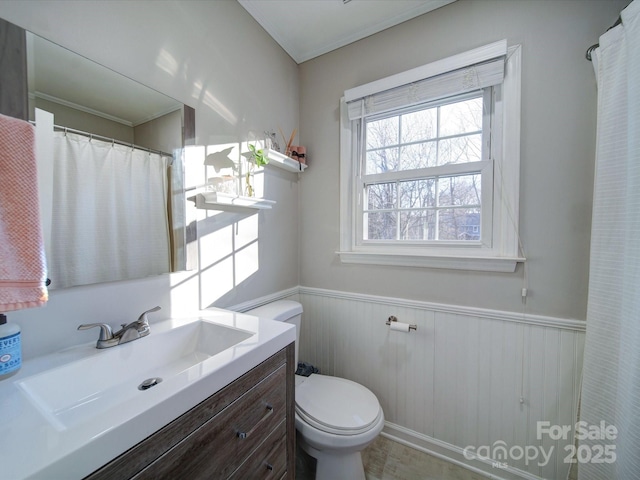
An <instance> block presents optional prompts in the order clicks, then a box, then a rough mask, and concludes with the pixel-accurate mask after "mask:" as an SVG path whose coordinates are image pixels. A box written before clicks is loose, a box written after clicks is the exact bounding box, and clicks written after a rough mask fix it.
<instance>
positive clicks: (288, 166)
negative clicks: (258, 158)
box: [264, 148, 307, 173]
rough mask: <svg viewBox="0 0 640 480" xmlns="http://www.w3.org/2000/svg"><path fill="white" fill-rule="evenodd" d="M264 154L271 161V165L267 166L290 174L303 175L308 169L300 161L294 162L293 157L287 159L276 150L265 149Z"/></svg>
mask: <svg viewBox="0 0 640 480" xmlns="http://www.w3.org/2000/svg"><path fill="white" fill-rule="evenodd" d="M264 154H265V155H266V156H267V158H268V159H269V163H268V164H267V165H271V166H273V167H278V168H282V169H283V170H287V171H288V172H295V173H302V172H304V171H305V169H306V168H307V165H306V164H304V163H300V162H299V161H298V160H294V159H293V158H291V157H287V156H286V155H284V154H283V153H280V152H278V151H276V150H271V149H268V148H267V149H265V151H264Z"/></svg>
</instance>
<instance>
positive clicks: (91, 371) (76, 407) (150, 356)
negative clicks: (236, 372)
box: [16, 320, 254, 430]
mask: <svg viewBox="0 0 640 480" xmlns="http://www.w3.org/2000/svg"><path fill="white" fill-rule="evenodd" d="M252 335H254V334H253V333H252V332H248V331H244V330H240V329H237V328H233V327H229V326H225V325H220V324H216V323H211V322H207V321H205V320H199V321H195V322H193V323H189V324H187V325H183V326H181V327H177V328H173V329H170V330H166V331H164V332H160V333H155V334H154V332H153V329H152V333H151V334H150V335H148V336H147V337H144V338H141V339H138V340H135V341H133V342H130V343H126V344H123V345H118V346H115V347H111V348H108V349H104V350H100V351H96V353H95V354H94V355H92V356H91V357H89V358H84V359H82V360H78V361H75V362H71V363H69V364H66V365H63V366H61V367H57V368H53V369H51V370H48V371H45V372H43V373H40V374H37V375H32V376H30V377H27V378H25V379H24V380H21V381H18V382H16V383H17V385H18V387H19V388H21V389H22V390H23V392H25V393H26V394H27V397H28V398H29V400H31V401H32V402H33V404H34V405H35V406H36V407H37V409H38V410H39V411H40V412H41V413H42V414H43V415H44V416H45V418H46V419H47V420H48V421H49V422H51V424H52V425H53V426H54V427H55V428H56V429H58V430H64V429H67V428H71V427H73V426H75V425H78V424H79V423H81V422H85V421H90V420H91V419H93V418H95V416H96V415H99V414H102V413H104V412H105V411H108V410H115V411H118V410H122V408H123V406H124V405H126V403H127V402H145V401H146V400H148V399H149V396H151V395H153V394H154V392H152V390H163V389H167V388H171V385H172V383H173V382H172V380H173V379H174V378H175V377H176V376H180V375H183V376H187V377H188V376H189V373H190V369H194V368H195V369H198V367H199V366H200V365H201V364H202V363H203V362H204V361H205V360H206V359H208V358H210V357H212V356H214V355H217V354H220V353H221V352H225V351H227V350H228V349H230V348H231V347H234V346H235V345H237V344H239V343H241V342H242V341H244V340H246V339H248V338H249V337H251V336H252ZM151 378H155V379H158V380H156V381H158V382H159V383H157V384H155V385H154V386H152V387H151V388H148V389H145V390H140V389H139V388H138V387H139V386H140V385H141V384H142V382H144V381H145V380H148V379H151Z"/></svg>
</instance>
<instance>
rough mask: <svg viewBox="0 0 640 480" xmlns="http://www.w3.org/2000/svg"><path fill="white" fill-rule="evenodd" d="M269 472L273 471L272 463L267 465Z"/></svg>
mask: <svg viewBox="0 0 640 480" xmlns="http://www.w3.org/2000/svg"><path fill="white" fill-rule="evenodd" d="M267 470H269V471H273V465H271V464H270V463H267Z"/></svg>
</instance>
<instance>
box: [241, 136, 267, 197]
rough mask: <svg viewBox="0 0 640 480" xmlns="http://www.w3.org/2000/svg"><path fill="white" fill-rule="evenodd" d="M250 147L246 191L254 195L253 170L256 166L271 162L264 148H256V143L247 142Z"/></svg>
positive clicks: (248, 194)
mask: <svg viewBox="0 0 640 480" xmlns="http://www.w3.org/2000/svg"><path fill="white" fill-rule="evenodd" d="M247 146H248V147H249V155H248V156H247V165H248V167H247V173H246V175H245V183H246V187H245V193H246V195H247V197H253V196H254V195H255V190H254V189H253V185H252V183H253V180H252V178H253V172H254V169H255V168H256V167H262V166H264V165H267V164H268V163H269V157H267V156H266V155H265V153H264V150H263V149H261V148H260V149H258V148H256V146H255V145H253V144H251V143H249V144H247Z"/></svg>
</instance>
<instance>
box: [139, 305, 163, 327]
mask: <svg viewBox="0 0 640 480" xmlns="http://www.w3.org/2000/svg"><path fill="white" fill-rule="evenodd" d="M158 310H162V307H161V306H160V305H158V306H157V307H153V308H150V309H149V310H147V311H146V312H142V314H141V315H140V316H139V317H138V323H139V324H141V325H144V324H147V325H148V324H149V320H148V319H147V313H152V312H157V311H158Z"/></svg>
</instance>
